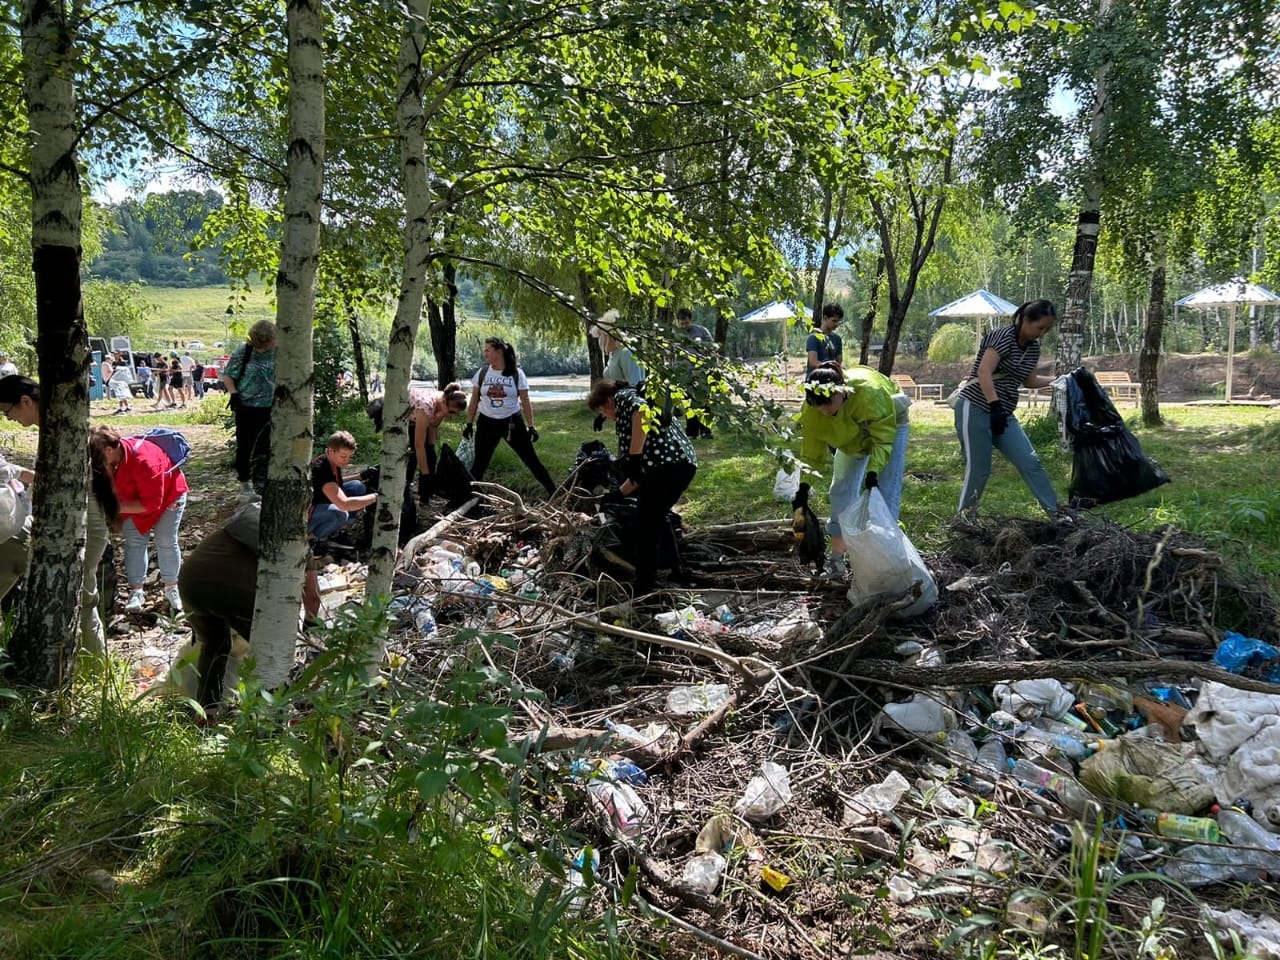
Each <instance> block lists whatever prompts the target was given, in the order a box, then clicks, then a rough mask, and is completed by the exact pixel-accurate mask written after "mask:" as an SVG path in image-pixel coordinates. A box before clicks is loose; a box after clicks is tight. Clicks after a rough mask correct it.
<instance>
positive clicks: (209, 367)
mask: <svg viewBox="0 0 1280 960" xmlns="http://www.w3.org/2000/svg"><path fill="white" fill-rule="evenodd" d="M230 360H231V355H230V354H227V355H226V356H222V357H214V358H213V359H212V360H209V361H206V363H205V365H204V388H205V390H225V389H227V388H226V386H225V385H224V384H223V382H222V381H221V380H219V379H218V377H219V376H221V374H222V371H223V368H225V367H226V365H227V364H228V363H229V362H230Z"/></svg>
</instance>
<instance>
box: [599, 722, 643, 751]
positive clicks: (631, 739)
mask: <svg viewBox="0 0 1280 960" xmlns="http://www.w3.org/2000/svg"><path fill="white" fill-rule="evenodd" d="M604 725H605V727H606V728H607V729H608V730H609V731H610V732H611V733H612V734H613V735H614V736H615V737H618V738H619V739H621V740H625V741H626V742H627V743H629V744H631V745H632V746H634V747H648V746H650V745H651V744H652V743H653V739H654V738H653V737H646V736H645V735H644V734H643V733H641V732H640V731H639V730H637V729H636V728H635V727H633V726H631V724H629V723H614V722H613V721H612V720H606V721H605V724H604Z"/></svg>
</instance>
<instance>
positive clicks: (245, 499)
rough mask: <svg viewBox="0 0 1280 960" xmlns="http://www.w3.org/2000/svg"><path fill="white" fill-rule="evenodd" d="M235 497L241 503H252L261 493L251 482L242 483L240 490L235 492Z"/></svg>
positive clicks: (259, 497) (260, 496)
mask: <svg viewBox="0 0 1280 960" xmlns="http://www.w3.org/2000/svg"><path fill="white" fill-rule="evenodd" d="M236 498H237V499H238V500H239V501H240V502H241V503H253V502H254V501H255V500H261V499H262V494H260V493H258V491H257V490H255V489H253V484H251V483H243V484H241V485H240V492H239V493H238V494H236Z"/></svg>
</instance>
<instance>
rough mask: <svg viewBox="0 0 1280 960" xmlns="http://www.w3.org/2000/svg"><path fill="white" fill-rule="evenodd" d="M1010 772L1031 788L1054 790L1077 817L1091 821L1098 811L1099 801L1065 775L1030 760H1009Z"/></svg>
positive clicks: (1063, 804) (1078, 783) (1074, 780)
mask: <svg viewBox="0 0 1280 960" xmlns="http://www.w3.org/2000/svg"><path fill="white" fill-rule="evenodd" d="M1008 767H1009V772H1010V773H1011V774H1012V775H1013V776H1014V777H1015V778H1016V779H1017V780H1019V781H1021V782H1022V783H1024V784H1026V785H1027V786H1029V787H1036V788H1038V789H1046V790H1052V791H1053V792H1054V793H1055V794H1056V795H1057V797H1058V799H1059V800H1060V801H1061V803H1062V806H1063V807H1064V808H1066V809H1067V810H1069V811H1070V812H1071V813H1072V814H1074V815H1075V816H1077V817H1081V818H1085V819H1089V818H1091V817H1093V816H1094V815H1095V814H1096V812H1097V810H1098V801H1097V799H1096V798H1095V797H1094V795H1093V794H1091V793H1090V792H1089V791H1088V790H1087V789H1086V788H1085V787H1084V786H1082V785H1081V784H1080V782H1079V781H1078V780H1076V779H1074V778H1073V777H1069V776H1067V775H1066V774H1064V773H1058V772H1056V771H1054V770H1046V769H1045V768H1044V767H1041V766H1037V765H1036V764H1034V763H1032V762H1031V761H1030V760H1025V759H1021V758H1019V759H1017V760H1009V762H1008Z"/></svg>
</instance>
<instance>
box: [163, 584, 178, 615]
mask: <svg viewBox="0 0 1280 960" xmlns="http://www.w3.org/2000/svg"><path fill="white" fill-rule="evenodd" d="M164 598H165V599H166V600H168V601H169V609H170V610H172V611H173V612H174V613H181V612H182V597H181V596H179V595H178V588H177V586H176V585H175V586H172V587H165V588H164Z"/></svg>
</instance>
